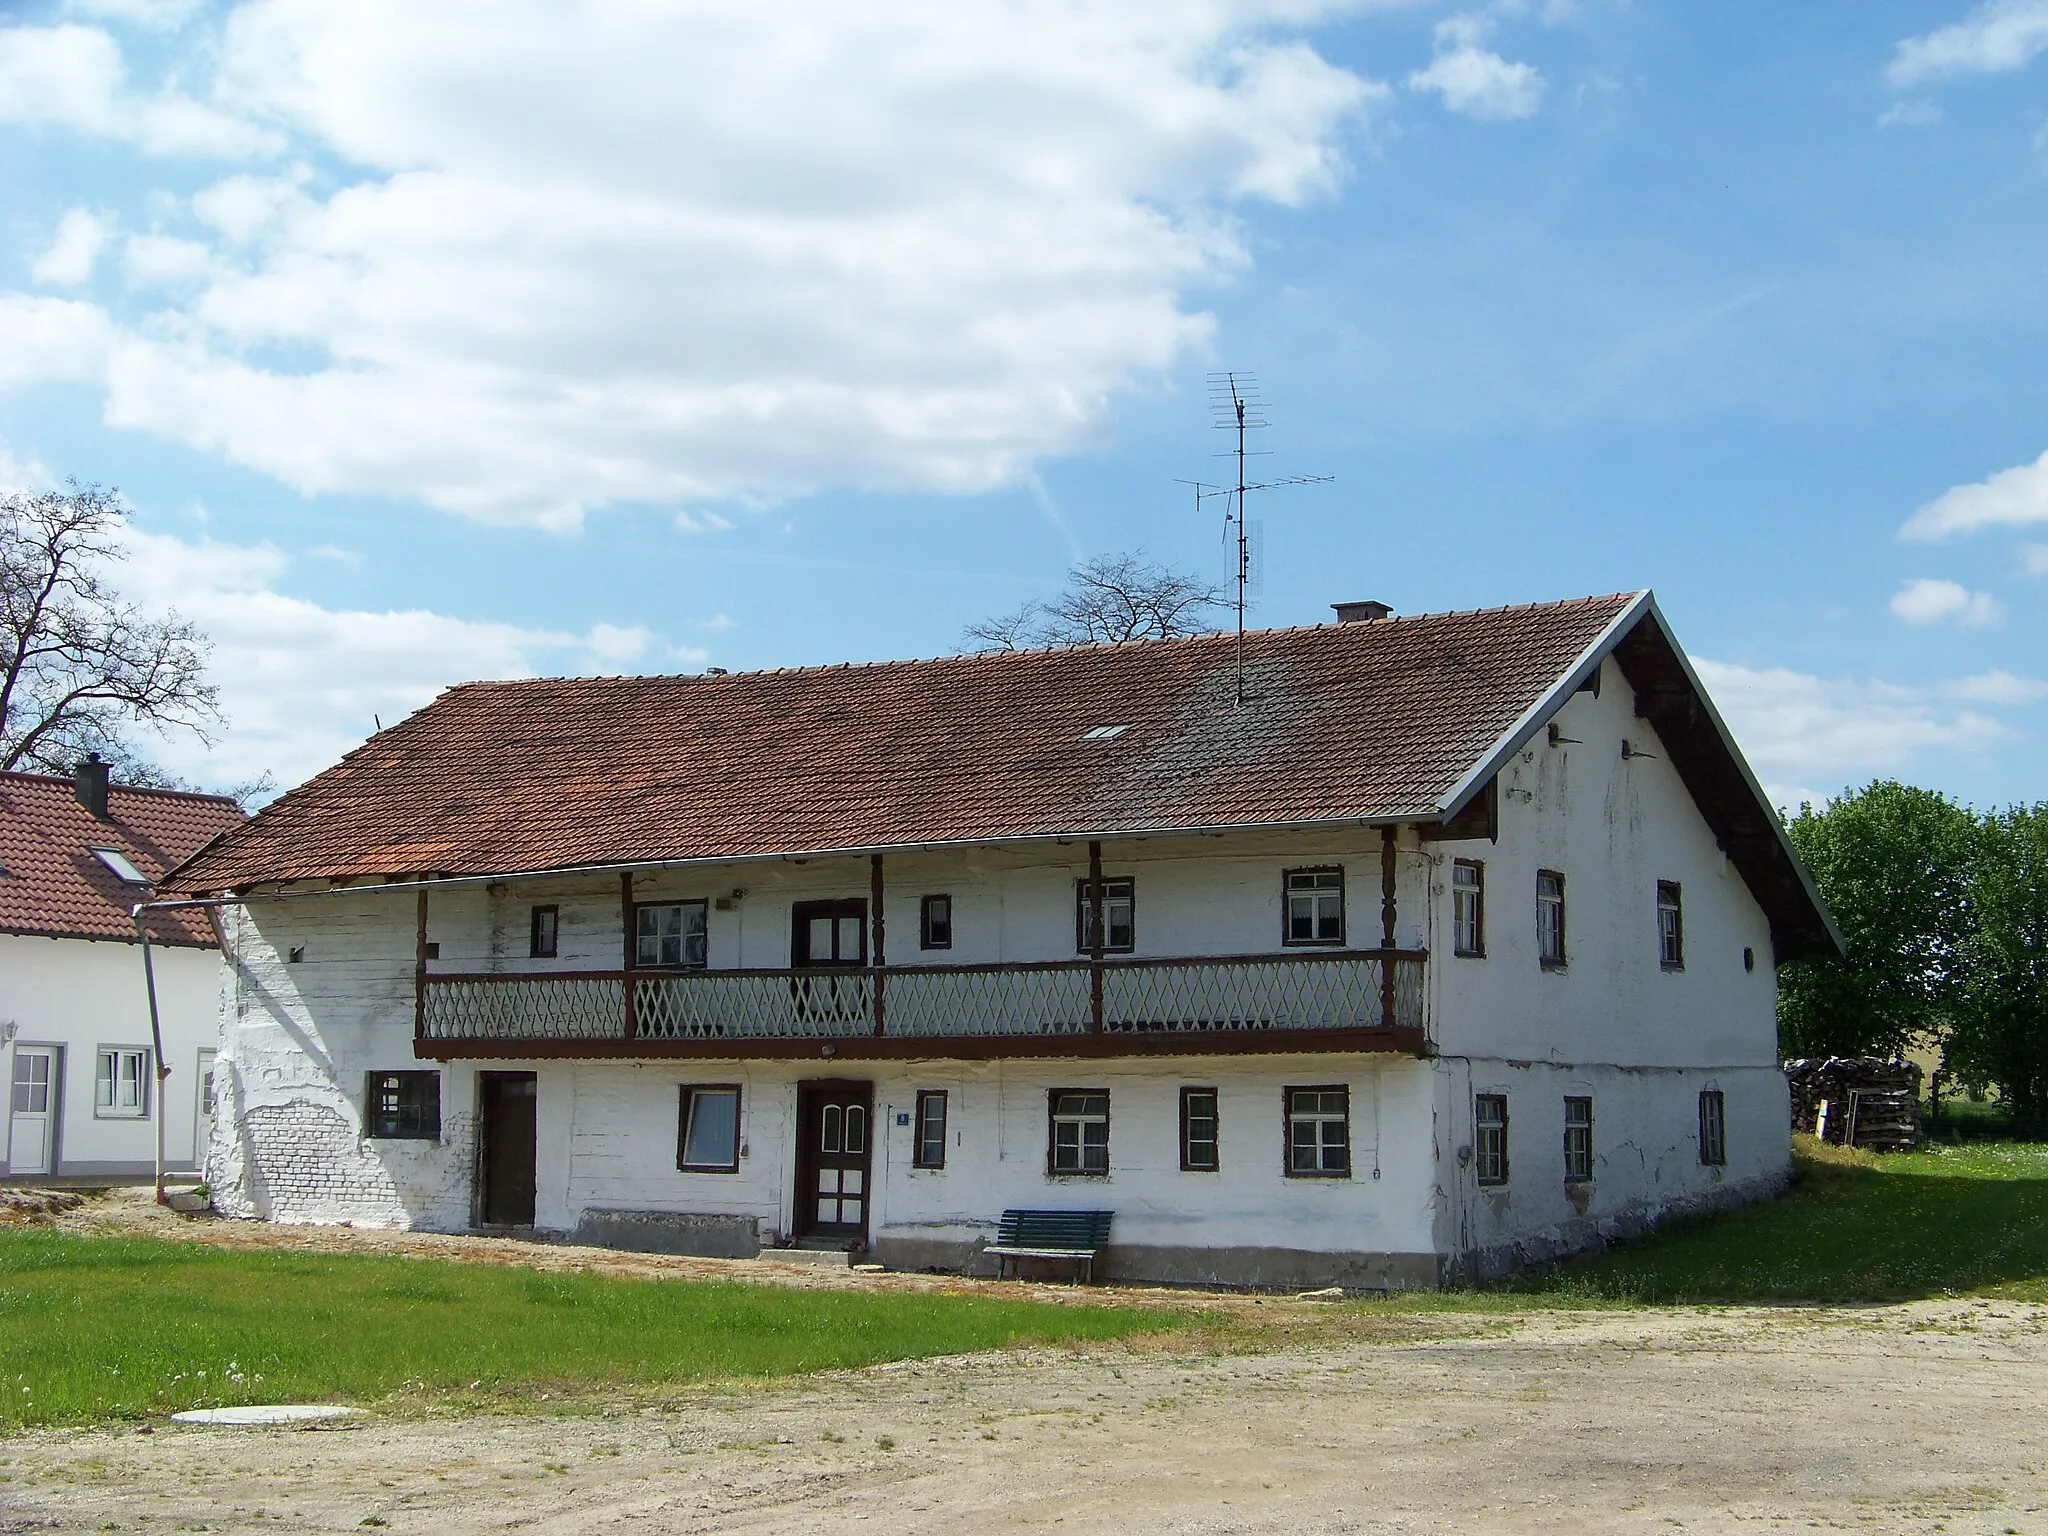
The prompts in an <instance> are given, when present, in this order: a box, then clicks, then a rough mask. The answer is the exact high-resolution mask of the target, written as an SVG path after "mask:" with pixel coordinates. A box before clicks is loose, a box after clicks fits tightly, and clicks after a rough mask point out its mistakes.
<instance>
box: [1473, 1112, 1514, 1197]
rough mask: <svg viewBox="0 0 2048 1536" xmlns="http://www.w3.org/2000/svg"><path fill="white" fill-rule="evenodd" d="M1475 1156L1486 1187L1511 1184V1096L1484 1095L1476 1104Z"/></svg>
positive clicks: (1478, 1170) (1474, 1159)
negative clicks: (1509, 1161) (1509, 1154)
mask: <svg viewBox="0 0 2048 1536" xmlns="http://www.w3.org/2000/svg"><path fill="white" fill-rule="evenodd" d="M1472 1119H1473V1123H1474V1135H1473V1138H1472V1143H1473V1145H1472V1156H1473V1163H1474V1165H1475V1171H1476V1172H1477V1173H1478V1176H1479V1182H1480V1183H1482V1184H1505V1183H1507V1181H1508V1096H1507V1095H1506V1094H1504V1093H1482V1094H1480V1095H1478V1096H1477V1097H1476V1098H1474V1099H1473V1101H1472Z"/></svg>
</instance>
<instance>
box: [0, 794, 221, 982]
mask: <svg viewBox="0 0 2048 1536" xmlns="http://www.w3.org/2000/svg"><path fill="white" fill-rule="evenodd" d="M244 820H245V818H244V817H243V815H242V810H241V807H240V806H238V805H236V804H235V802H234V801H232V800H229V799H227V798H226V797H224V796H220V795H188V794H179V793H175V792H173V791H169V790H161V789H132V788H130V787H128V786H127V785H123V784H115V785H113V786H111V787H110V788H109V789H108V791H107V820H105V821H100V820H98V819H97V818H96V817H94V816H93V815H92V813H91V812H90V811H88V810H86V808H85V807H84V806H83V805H81V804H80V803H79V801H78V797H77V796H76V795H75V794H74V793H73V792H72V784H71V780H69V779H65V778H54V777H51V776H49V775H47V774H40V773H0V933H28V934H41V935H46V936H49V937H51V938H70V939H126V940H131V941H132V940H133V939H134V937H135V926H134V924H133V923H132V922H131V921H130V920H129V917H128V913H129V910H130V909H131V908H132V907H134V905H135V904H136V903H137V902H139V901H147V900H149V899H151V897H152V894H153V893H152V892H151V891H150V890H149V888H147V887H145V886H138V885H130V884H128V883H126V882H124V881H123V880H122V879H121V878H120V877H119V876H118V875H116V874H115V873H114V872H113V871H112V870H110V869H109V868H107V866H106V865H105V864H103V863H101V862H100V860H99V859H98V858H97V857H96V856H95V855H94V854H93V852H92V850H93V849H94V848H112V849H115V850H117V851H118V852H120V853H122V854H124V855H126V856H127V858H128V860H129V862H130V863H132V864H133V865H134V866H135V867H136V869H138V870H139V871H141V872H142V873H143V874H144V875H147V876H149V878H150V879H152V880H159V879H161V877H162V876H163V875H164V874H165V873H166V872H167V871H168V870H170V869H171V868H173V867H174V866H175V865H177V864H178V863H180V862H181V861H183V860H185V859H188V858H190V857H191V856H192V855H193V854H194V853H196V852H198V851H199V850H200V849H201V848H202V847H204V846H205V845H206V844H207V842H209V841H210V840H211V839H212V838H214V837H215V836H217V835H218V834H220V833H222V832H226V831H227V830H229V829H230V828H232V827H238V826H240V825H242V823H243V821H244ZM149 936H150V938H151V939H152V940H162V941H163V942H164V943H167V944H196V945H204V946H206V947H208V948H211V947H212V945H213V930H212V929H211V928H210V927H209V926H208V925H207V922H206V918H205V916H204V914H202V913H198V912H164V913H159V914H157V915H155V916H153V917H152V918H151V919H150V929H149Z"/></svg>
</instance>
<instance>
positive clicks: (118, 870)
mask: <svg viewBox="0 0 2048 1536" xmlns="http://www.w3.org/2000/svg"><path fill="white" fill-rule="evenodd" d="M92 856H93V857H94V858H96V859H98V860H99V861H100V862H101V863H102V864H104V865H106V866H107V868H109V869H111V870H112V871H113V872H114V874H115V876H116V877H117V878H118V879H120V880H122V881H124V882H126V883H127V884H129V885H147V884H149V876H147V875H145V874H144V873H143V872H142V871H141V870H139V869H137V868H136V867H135V865H134V863H133V862H132V861H131V860H130V859H129V857H128V855H127V854H125V853H123V852H122V851H121V850H120V849H118V848H95V849H93V850H92Z"/></svg>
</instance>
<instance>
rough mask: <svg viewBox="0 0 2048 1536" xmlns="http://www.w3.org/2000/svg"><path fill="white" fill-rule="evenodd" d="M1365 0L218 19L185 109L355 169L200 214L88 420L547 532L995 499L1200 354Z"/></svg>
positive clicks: (1303, 178)
mask: <svg viewBox="0 0 2048 1536" xmlns="http://www.w3.org/2000/svg"><path fill="white" fill-rule="evenodd" d="M1384 3H1391V0H1197V3H1194V4H1189V3H1186V0H1129V3H1125V4H1119V5H1115V6H1102V5H1088V4H1083V3H1078V0H1072V3H1068V0H1055V3H1050V4H1046V5H1033V6H1019V5H1015V4H1011V3H1006V0H902V3H899V4H896V5H893V6H890V7H886V8H881V9H877V8H874V7H865V6H847V5H843V4H839V3H836V0H792V3H791V4H788V5H784V6H781V7H765V8H764V7H761V6H759V5H755V4H751V3H742V0H701V3H698V4H695V5H692V6H690V7H687V8H674V7H648V6H616V7H601V8H598V9H596V10H595V11H592V10H568V9H564V8H561V7H559V6H555V5H552V4H546V3H543V0H518V3H514V0H490V3H485V0H468V3H466V4H464V3H451V4H446V5H435V6H419V5H414V4H408V3H404V0H365V3H362V4H357V5H351V6H346V7H339V8H337V7H335V6H332V5H329V4H325V3H318V0H251V3H248V4H245V5H243V6H241V7H240V8H239V9H237V10H235V11H234V12H232V13H231V14H230V16H229V17H228V19H227V22H226V25H225V28H224V30H223V32H222V35H221V38H220V40H219V49H218V55H217V57H218V63H217V65H216V64H210V63H209V61H210V60H213V59H214V58H215V54H214V53H213V52H211V51H208V52H205V53H203V54H201V53H195V54H194V56H193V57H192V59H191V60H190V68H191V69H193V70H205V69H208V68H211V69H213V73H212V75H211V77H210V81H209V90H208V92H207V93H206V99H207V100H208V101H210V102H212V103H214V104H215V106H216V107H217V108H218V109H220V110H222V111H224V112H226V113H228V114H229V115H231V116H233V117H234V118H235V119H236V120H238V121H253V122H263V123H266V124H274V125H276V126H277V127H278V128H279V129H281V130H283V131H284V132H286V133H287V134H288V135H290V136H292V137H293V138H294V140H295V142H296V144H297V146H298V147H299V148H300V149H302V150H303V151H304V156H305V158H307V159H308V160H309V161H310V160H315V159H317V160H318V161H320V162H321V163H323V164H326V165H328V166H335V165H341V166H347V167H353V168H356V169H353V170H350V171H348V172H347V173H346V175H347V176H348V177H350V178H352V179H350V180H348V181H347V183H346V184H344V185H341V186H339V187H336V188H332V189H329V188H325V187H322V188H320V189H318V191H317V195H316V193H315V192H314V191H313V190H309V189H311V188H312V183H309V182H302V181H301V180H299V179H296V178H288V179H287V182H286V183H278V182H267V183H266V182H260V181H258V180H256V179H254V178H244V179H234V178H231V179H230V180H229V181H227V182H222V183H220V184H218V185H217V186H215V187H214V188H211V189H209V190H208V191H207V192H205V193H202V194H200V196H199V197H197V198H195V199H193V200H192V202H191V204H190V207H191V211H192V213H193V214H194V215H195V216H196V221H197V223H198V224H199V225H200V226H203V229H204V231H205V232H206V238H208V239H209V240H211V241H213V242H214V243H215V244H216V246H217V247H219V254H221V255H222V257H223V262H222V264H221V266H220V268H219V269H218V270H217V271H216V272H215V273H214V275H213V276H212V277H211V278H210V279H208V280H207V281H206V282H205V283H204V284H203V285H202V286H201V287H200V288H199V289H198V290H197V291H195V292H193V293H191V294H190V295H189V296H187V295H180V296H178V297H176V298H175V299H174V300H173V301H170V302H169V304H168V307H167V308H165V309H164V310H162V311H161V312H160V313H158V314H157V315H155V316H153V317H151V319H150V321H149V322H148V323H146V324H139V325H136V326H134V327H133V328H132V329H128V330H124V332H123V333H122V335H121V337H120V340H119V344H118V346H116V347H114V348H113V349H112V350H111V351H110V352H109V353H108V355H107V359H106V372H105V375H104V378H105V382H106V386H107V389H108V409H107V414H108V419H109V420H110V421H111V422H113V423H115V424H117V425H121V426H126V427H133V428H138V429H143V430H147V431H151V432H154V433H158V434H161V435H164V436H167V437H171V438H174V439H177V440H179V441H181V442H184V443H187V444H192V445H196V446H199V447H202V448H206V449H210V450H214V451H218V452H220V453H222V454H224V455H226V456H227V457H229V458H230V459H233V460H235V461H237V462H239V463H242V464H245V465H249V466H252V467H254V468H256V469H259V470H261V471H263V472H266V473H268V474H270V475H273V476H275V477H276V478H278V479H279V480H281V481H283V482H285V483H287V484H289V485H291V486H293V487H295V488H297V489H299V490H301V491H303V492H307V493H315V492H323V491H349V492H369V493H383V494H395V495H403V496H416V497H420V498H423V499H425V500H428V501H430V502H432V503H434V504H436V505H439V506H441V507H443V508H447V509H450V510H453V511H457V512H461V513H466V514H469V515H473V516H476V517H479V518H485V519H490V520H493V521H500V522H524V523H532V524H540V525H547V526H558V527H566V526H573V525H574V524H575V523H576V522H577V520H578V519H579V518H580V517H581V516H582V514H583V513H584V512H585V511H586V510H587V509H589V508H591V507H594V506H601V505H604V504H605V503H607V502H612V501H619V500H640V501H653V502H660V503H666V504H669V505H671V506H673V505H690V506H693V507H697V506H702V505H703V504H704V503H707V502H715V501H734V502H741V503H753V504H760V503H766V502H772V501H774V500H776V499H778V498H781V497H785V496H790V495H795V494H801V493H803V492H806V491H809V490H812V489H815V488H818V487H822V486H845V487H857V488H866V489H923V490H936V491H972V490H980V489H985V488H988V487H993V486H998V485H1004V484H1010V483H1015V482H1017V481H1019V480H1020V479H1021V478H1022V476H1023V475H1024V473H1025V472H1026V471H1027V470H1028V469H1029V467H1030V465H1031V463H1032V461H1033V460H1034V459H1035V458H1036V457H1038V456H1040V455H1044V454H1050V453H1059V452H1066V451H1073V450H1076V449H1079V448H1082V447H1085V446H1087V445H1088V444H1090V443H1091V442H1093V441H1095V440H1096V439H1097V437H1098V435H1099V432H1100V430H1101V424H1102V422H1103V421H1104V419H1105V416H1106V409H1107V402H1108V400H1109V398H1110V397H1111V396H1112V395H1113V394H1114V393H1115V392H1117V391H1118V390H1120V389H1124V388H1128V387H1131V386H1133V385H1138V384H1143V383H1147V382H1150V381H1151V380H1154V379H1156V378H1157V377H1158V376H1159V375H1160V374H1161V373H1162V372H1164V371H1166V370H1169V369H1172V368H1175V367H1178V366H1182V365H1184V364H1185V363H1186V362H1187V361H1188V360H1189V359H1190V358H1195V357H1199V356H1200V355H1201V354H1202V353H1203V351H1204V350H1205V348H1206V346H1207V344H1208V339H1209V336H1210V334H1211V330H1212V325H1213V322H1212V320H1211V319H1210V317H1209V316H1208V315H1207V314H1204V313H1202V312H1200V311H1199V310H1198V309H1197V308H1195V307H1193V306H1192V305H1191V302H1190V299H1189V295H1190V294H1192V293H1195V292H1197V291H1199V290H1200V289H1202V288H1204V287H1206V286H1211V285H1214V284H1216V283H1218V282H1220V281H1224V280H1227V279H1229V278H1231V277H1232V276H1233V275H1235V274H1236V273H1238V272H1240V271H1241V270H1242V269H1243V268H1244V267H1245V266H1246V264H1247V263H1248V260H1249V257H1248V253H1247V251H1246V249H1245V247H1244V245H1243V243H1242V242H1241V240H1240V238H1239V235H1238V231H1237V228H1236V225H1235V223H1234V221H1233V217H1232V210H1233V207H1234V205H1235V204H1236V203H1237V202H1238V201H1239V200H1242V199H1247V198H1260V199H1265V200H1268V201H1272V202H1278V203H1282V204H1299V203H1303V202H1306V201H1308V200H1310V199H1312V198H1316V197H1319V196H1323V195H1326V194H1327V193H1328V192H1329V191H1330V190H1331V189H1332V188H1333V187H1334V186H1335V185H1336V184H1337V183H1338V181H1339V179H1340V178H1341V176H1342V175H1343V172H1344V143H1345V135H1346V133H1347V132H1348V131H1349V130H1348V125H1349V124H1351V123H1354V122H1356V121H1357V120H1359V118H1360V117H1361V115H1362V114H1364V113H1365V112H1366V110H1367V109H1368V108H1369V107H1370V105H1371V104H1372V102H1373V101H1375V100H1376V99H1378V98H1379V97H1380V96H1382V95H1384V93H1385V88H1384V87H1383V86H1380V85H1377V84H1375V83H1374V82H1371V81H1368V80H1365V79H1362V78H1360V77H1359V76H1358V75H1356V74H1354V73H1352V72H1350V71H1347V70H1344V69H1341V68H1338V67H1335V66H1333V65H1331V64H1330V63H1328V62H1327V61H1325V60H1324V59H1322V58H1321V57H1320V56H1319V55H1318V54H1316V53H1315V52H1314V51H1313V50H1312V49H1311V48H1310V47H1309V46H1307V44H1306V43H1305V42H1303V41H1302V40H1301V38H1300V36H1299V35H1298V34H1299V32H1300V29H1301V28H1302V27H1303V26H1305V25H1307V24H1309V23H1312V22H1314V21H1316V20H1319V19H1322V18H1324V17H1327V16H1330V15H1333V14H1336V13H1339V12H1342V11H1345V10H1353V9H1360V8H1364V7H1366V6H1370V5H1375V4H1384ZM108 89H111V87H109V88H108ZM166 232H170V231H166ZM193 232H195V233H196V231H193ZM280 357H282V358H288V359H290V362H289V363H288V364H286V363H278V362H275V361H270V360H273V359H277V358H280Z"/></svg>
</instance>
